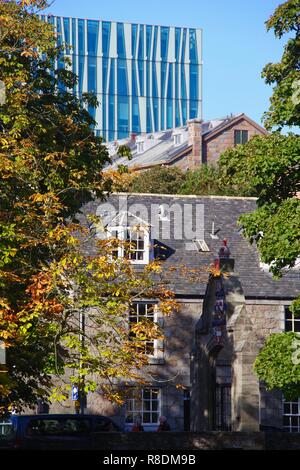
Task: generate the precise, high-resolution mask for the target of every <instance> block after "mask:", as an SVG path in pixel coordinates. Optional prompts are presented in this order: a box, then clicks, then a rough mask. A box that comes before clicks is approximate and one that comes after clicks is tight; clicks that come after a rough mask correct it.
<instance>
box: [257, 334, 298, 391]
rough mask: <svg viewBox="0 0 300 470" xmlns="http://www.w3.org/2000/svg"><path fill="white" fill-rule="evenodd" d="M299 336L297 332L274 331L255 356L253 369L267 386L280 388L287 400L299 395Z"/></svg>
mask: <svg viewBox="0 0 300 470" xmlns="http://www.w3.org/2000/svg"><path fill="white" fill-rule="evenodd" d="M299 346H300V337H299V335H297V333H292V332H289V333H276V334H272V335H270V336H269V338H268V339H267V341H266V344H265V346H264V348H263V350H262V351H261V352H260V354H259V356H258V357H257V358H256V361H255V364H254V369H255V371H256V373H257V374H258V376H259V378H260V380H262V381H264V382H265V384H266V386H267V388H268V389H270V390H272V389H280V390H281V391H282V392H283V394H284V396H285V398H286V399H287V400H294V399H295V398H297V397H299V396H300V360H297V359H296V358H295V356H296V355H297V354H296V355H295V352H296V353H297V350H298V355H299V352H300V348H299Z"/></svg>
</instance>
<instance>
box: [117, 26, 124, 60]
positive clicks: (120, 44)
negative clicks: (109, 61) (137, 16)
mask: <svg viewBox="0 0 300 470" xmlns="http://www.w3.org/2000/svg"><path fill="white" fill-rule="evenodd" d="M117 53H118V57H120V58H121V59H125V57H126V52H125V39H124V25H123V23H117Z"/></svg>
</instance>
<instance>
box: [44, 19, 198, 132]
mask: <svg viewBox="0 0 300 470" xmlns="http://www.w3.org/2000/svg"><path fill="white" fill-rule="evenodd" d="M42 18H43V19H44V20H45V21H48V22H49V23H52V24H53V25H54V27H55V29H56V31H57V33H58V43H67V44H69V45H70V46H72V47H71V48H68V47H67V48H65V54H66V55H67V56H69V57H70V58H71V60H72V68H73V71H74V72H75V73H76V74H77V75H78V77H79V81H78V84H77V86H76V87H75V88H74V93H76V94H77V95H80V94H81V93H83V92H87V91H93V92H95V93H96V94H97V98H98V101H99V106H98V107H97V108H96V109H95V108H90V109H89V112H90V114H91V115H92V116H93V117H94V119H95V121H96V122H97V124H96V127H95V131H96V133H97V134H98V135H102V136H103V137H104V138H105V140H107V141H109V140H115V139H122V138H125V137H127V136H128V135H129V134H130V133H137V134H139V133H142V132H155V131H160V130H165V129H170V128H173V127H178V126H181V125H184V124H186V121H187V120H188V119H193V118H201V100H202V96H201V30H200V29H191V28H177V27H166V26H149V25H143V24H130V23H117V22H110V21H97V20H84V19H78V18H63V17H55V16H48V17H47V16H42ZM58 62H59V61H58ZM57 65H58V67H59V66H60V64H59V63H58V64H57Z"/></svg>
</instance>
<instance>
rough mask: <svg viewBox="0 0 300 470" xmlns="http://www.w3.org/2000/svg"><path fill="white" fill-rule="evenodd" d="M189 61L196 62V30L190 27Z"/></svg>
mask: <svg viewBox="0 0 300 470" xmlns="http://www.w3.org/2000/svg"><path fill="white" fill-rule="evenodd" d="M190 61H191V62H193V63H195V62H197V42H196V30H195V29H190Z"/></svg>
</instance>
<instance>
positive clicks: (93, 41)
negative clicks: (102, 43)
mask: <svg viewBox="0 0 300 470" xmlns="http://www.w3.org/2000/svg"><path fill="white" fill-rule="evenodd" d="M87 29H88V30H87V43H88V54H89V55H94V56H96V55H97V51H98V33H99V22H98V21H92V20H88V22H87Z"/></svg>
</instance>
